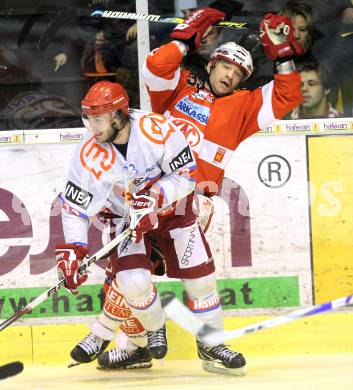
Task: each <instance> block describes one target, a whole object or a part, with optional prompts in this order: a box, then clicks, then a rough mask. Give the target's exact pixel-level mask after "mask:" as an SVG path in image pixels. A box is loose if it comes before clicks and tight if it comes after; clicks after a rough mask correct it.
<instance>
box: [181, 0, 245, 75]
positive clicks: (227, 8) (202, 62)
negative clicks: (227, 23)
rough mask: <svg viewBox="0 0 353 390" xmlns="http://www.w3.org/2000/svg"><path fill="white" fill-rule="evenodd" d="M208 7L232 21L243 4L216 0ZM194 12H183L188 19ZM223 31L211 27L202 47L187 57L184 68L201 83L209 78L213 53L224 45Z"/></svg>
mask: <svg viewBox="0 0 353 390" xmlns="http://www.w3.org/2000/svg"><path fill="white" fill-rule="evenodd" d="M203 5H204V4H203ZM205 6H206V5H205ZM207 6H208V7H210V8H215V9H218V10H220V11H222V12H224V13H225V17H224V20H231V18H232V16H233V15H236V14H237V13H238V12H239V11H240V10H241V8H242V7H243V4H242V3H240V2H239V1H234V0H229V1H228V0H216V1H213V2H212V3H211V4H209V5H207ZM192 11H193V9H192V8H190V9H187V10H183V14H184V17H185V18H187V17H188V16H189V15H190V13H191V12H192ZM222 30H223V29H222V28H218V27H211V28H210V29H209V31H208V33H206V34H205V35H204V36H203V37H202V39H201V44H200V47H198V48H197V49H196V50H195V51H194V52H193V53H192V54H189V55H188V56H186V57H185V60H184V63H183V66H184V67H185V68H186V69H188V70H190V71H191V72H192V73H194V74H195V76H196V77H197V78H199V79H200V80H201V81H205V80H207V78H208V73H207V71H206V65H207V63H208V60H209V58H210V54H211V52H212V51H213V50H214V49H215V48H216V47H218V46H219V45H220V44H221V43H222Z"/></svg>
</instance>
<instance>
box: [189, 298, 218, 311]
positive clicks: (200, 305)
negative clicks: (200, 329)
mask: <svg viewBox="0 0 353 390" xmlns="http://www.w3.org/2000/svg"><path fill="white" fill-rule="evenodd" d="M187 305H188V307H189V309H190V310H191V311H193V312H194V313H205V312H208V311H212V310H216V309H218V308H219V307H220V306H221V302H220V300H219V296H218V294H214V295H212V296H211V297H209V298H207V299H203V300H196V301H194V300H192V299H190V298H188V301H187Z"/></svg>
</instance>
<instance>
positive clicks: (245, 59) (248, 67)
mask: <svg viewBox="0 0 353 390" xmlns="http://www.w3.org/2000/svg"><path fill="white" fill-rule="evenodd" d="M218 59H222V60H228V61H230V62H233V63H234V64H236V65H238V66H240V68H241V69H243V71H244V79H243V81H245V80H246V79H248V78H249V77H250V75H251V73H252V72H253V70H254V67H253V63H252V58H251V54H250V53H249V52H248V51H247V50H246V49H245V48H244V47H242V46H240V45H237V44H236V43H235V42H226V43H223V44H222V45H221V46H218V47H217V48H216V49H215V50H214V51H213V52H212V53H211V57H210V61H211V62H213V64H215V63H216V61H217V60H218Z"/></svg>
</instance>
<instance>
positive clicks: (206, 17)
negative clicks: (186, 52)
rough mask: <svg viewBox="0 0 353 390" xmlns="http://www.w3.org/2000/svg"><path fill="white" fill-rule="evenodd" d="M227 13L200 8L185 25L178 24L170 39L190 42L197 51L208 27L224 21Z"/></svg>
mask: <svg viewBox="0 0 353 390" xmlns="http://www.w3.org/2000/svg"><path fill="white" fill-rule="evenodd" d="M224 15H225V13H224V12H222V11H219V10H217V9H214V8H207V7H205V8H199V9H197V10H196V11H194V12H193V13H192V14H191V15H190V16H189V17H188V18H187V19H186V20H185V21H184V23H181V24H178V25H177V26H176V27H175V28H174V30H173V31H172V32H171V34H170V37H171V38H173V39H177V40H179V41H188V42H187V43H188V44H191V45H194V46H195V47H194V48H195V49H197V48H198V47H199V46H200V42H201V38H202V36H203V34H204V33H205V31H206V30H207V27H209V26H212V24H215V23H217V22H219V21H221V20H223V18H224Z"/></svg>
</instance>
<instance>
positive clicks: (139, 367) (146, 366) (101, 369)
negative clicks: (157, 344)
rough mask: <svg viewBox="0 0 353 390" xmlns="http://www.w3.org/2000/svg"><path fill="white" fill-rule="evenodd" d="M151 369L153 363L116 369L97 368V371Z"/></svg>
mask: <svg viewBox="0 0 353 390" xmlns="http://www.w3.org/2000/svg"><path fill="white" fill-rule="evenodd" d="M151 367H152V362H146V363H136V364H131V365H129V366H125V367H116V368H111V367H102V366H97V367H96V369H97V370H99V371H122V370H136V369H140V370H141V369H144V368H151Z"/></svg>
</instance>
